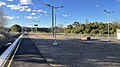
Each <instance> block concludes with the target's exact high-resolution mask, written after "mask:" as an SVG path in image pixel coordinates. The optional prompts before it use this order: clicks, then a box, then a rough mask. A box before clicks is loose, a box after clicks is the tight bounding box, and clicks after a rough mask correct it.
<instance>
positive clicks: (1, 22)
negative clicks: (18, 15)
mask: <svg viewBox="0 0 120 67" xmlns="http://www.w3.org/2000/svg"><path fill="white" fill-rule="evenodd" d="M6 22H7V18H5V14H4V11H3V8H2V6H1V7H0V27H4V26H5V25H6Z"/></svg>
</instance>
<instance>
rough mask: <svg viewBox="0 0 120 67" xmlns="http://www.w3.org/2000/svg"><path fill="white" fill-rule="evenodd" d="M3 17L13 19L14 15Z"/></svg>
mask: <svg viewBox="0 0 120 67" xmlns="http://www.w3.org/2000/svg"><path fill="white" fill-rule="evenodd" d="M4 17H5V18H7V19H9V20H12V19H14V17H12V16H4Z"/></svg>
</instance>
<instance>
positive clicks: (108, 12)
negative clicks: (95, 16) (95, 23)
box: [103, 10, 114, 41]
mask: <svg viewBox="0 0 120 67" xmlns="http://www.w3.org/2000/svg"><path fill="white" fill-rule="evenodd" d="M103 11H104V12H106V13H107V14H108V41H110V14H111V13H114V11H111V12H110V11H107V10H103Z"/></svg>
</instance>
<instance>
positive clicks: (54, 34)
mask: <svg viewBox="0 0 120 67" xmlns="http://www.w3.org/2000/svg"><path fill="white" fill-rule="evenodd" d="M46 6H48V7H51V8H52V32H53V37H54V36H55V42H54V43H53V45H58V43H57V42H56V13H55V12H54V10H55V9H58V8H63V7H64V6H59V7H56V6H51V5H50V4H46ZM54 24H55V26H54ZM54 28H55V33H54Z"/></svg>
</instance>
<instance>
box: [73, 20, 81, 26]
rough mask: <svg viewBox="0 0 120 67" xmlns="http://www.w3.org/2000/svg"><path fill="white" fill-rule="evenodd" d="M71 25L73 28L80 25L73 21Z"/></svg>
mask: <svg viewBox="0 0 120 67" xmlns="http://www.w3.org/2000/svg"><path fill="white" fill-rule="evenodd" d="M72 25H73V27H78V26H79V25H80V24H79V22H77V21H75V22H74V23H73V24H72Z"/></svg>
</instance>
